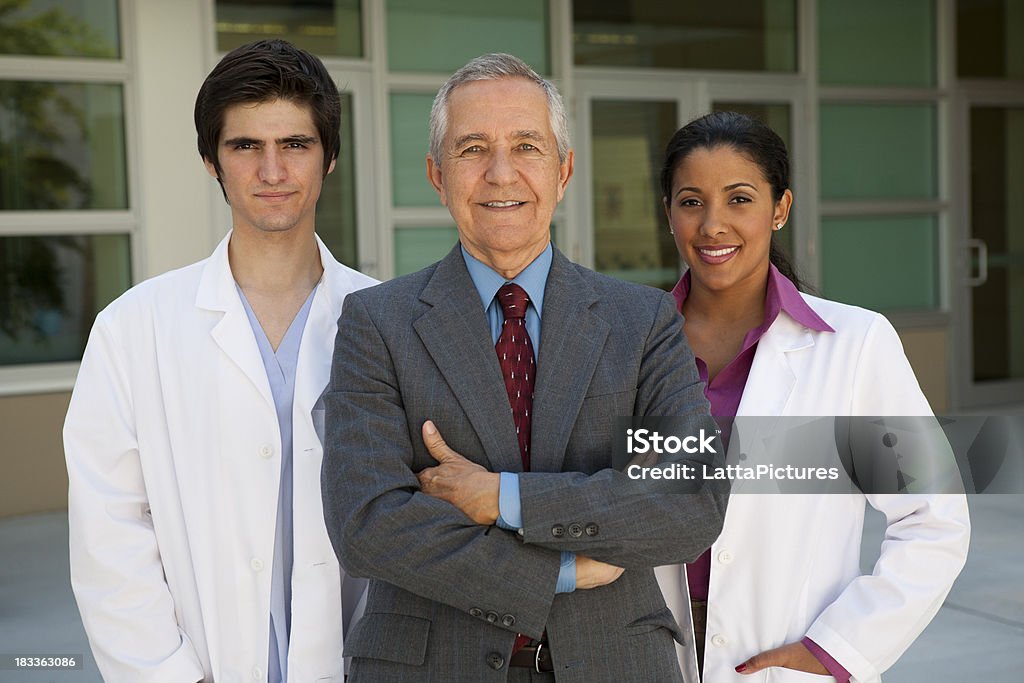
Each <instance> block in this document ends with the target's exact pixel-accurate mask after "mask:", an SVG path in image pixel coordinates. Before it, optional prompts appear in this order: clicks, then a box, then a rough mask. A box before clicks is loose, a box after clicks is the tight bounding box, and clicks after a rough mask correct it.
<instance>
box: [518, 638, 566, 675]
mask: <svg viewBox="0 0 1024 683" xmlns="http://www.w3.org/2000/svg"><path fill="white" fill-rule="evenodd" d="M508 665H509V666H519V667H523V668H525V669H533V670H534V671H536V672H537V673H539V674H543V673H552V672H554V670H555V664H554V662H552V661H551V650H549V649H548V646H547V645H546V644H545V643H537V644H536V645H524V646H523V647H521V648H519V650H518V651H517V652H516V653H515V654H513V655H512V656H511V657H509V659H508Z"/></svg>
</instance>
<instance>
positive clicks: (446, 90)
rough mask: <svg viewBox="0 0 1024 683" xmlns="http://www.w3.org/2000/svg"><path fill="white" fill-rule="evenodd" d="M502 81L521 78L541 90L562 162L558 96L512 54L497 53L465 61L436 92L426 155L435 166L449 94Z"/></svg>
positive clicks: (564, 132)
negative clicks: (473, 84)
mask: <svg viewBox="0 0 1024 683" xmlns="http://www.w3.org/2000/svg"><path fill="white" fill-rule="evenodd" d="M502 78H525V79H526V80H528V81H532V82H534V83H536V84H537V85H538V86H540V88H541V89H542V90H543V91H544V94H545V95H546V96H547V99H548V115H549V116H550V118H551V130H553V131H554V133H555V142H557V143H558V160H559V161H560V162H565V160H566V158H567V157H568V155H569V122H568V120H567V119H566V116H565V105H564V104H563V103H562V96H561V95H560V94H559V93H558V90H557V89H556V88H555V86H554V85H552V83H551V81H549V80H547V79H546V78H543V77H542V76H541V75H540V74H538V73H537V72H536V71H534V70H533V69H531V68H530V65H529V64H527V63H526V62H524V61H523V60H521V59H519V58H518V57H515V56H513V55H510V54H505V53H502V52H498V53H492V54H487V55H482V56H480V57H477V58H476V59H474V60H473V61H471V62H469V63H468V64H466V65H465V66H464V67H462V68H461V69H459V70H458V71H456V72H455V73H454V74H452V75H451V78H449V79H448V80H447V81H445V82H444V85H442V86H441V89H440V90H438V91H437V96H436V97H435V98H434V104H433V106H432V107H431V108H430V156H431V158H432V159H433V160H434V163H435V164H438V165H440V163H441V155H442V152H443V145H444V136H445V135H446V134H447V132H448V100H449V99H451V96H452V91H454V90H455V89H456V88H458V87H459V86H460V85H465V84H466V83H470V82H472V81H496V80H499V79H502Z"/></svg>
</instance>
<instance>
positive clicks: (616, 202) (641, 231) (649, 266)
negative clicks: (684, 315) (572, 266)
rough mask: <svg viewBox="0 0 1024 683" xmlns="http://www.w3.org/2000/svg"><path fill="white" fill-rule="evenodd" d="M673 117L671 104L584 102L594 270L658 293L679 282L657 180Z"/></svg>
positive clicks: (675, 255) (658, 180)
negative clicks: (586, 105)
mask: <svg viewBox="0 0 1024 683" xmlns="http://www.w3.org/2000/svg"><path fill="white" fill-rule="evenodd" d="M677 116H678V114H677V113H676V104H675V102H635V101H610V100H595V101H594V102H593V103H592V104H591V121H592V127H593V142H592V150H593V151H592V155H593V202H594V267H595V269H596V270H597V271H599V272H602V273H605V274H607V275H611V276H613V277H618V278H621V279H623V280H629V281H631V282H640V283H643V284H647V285H651V286H654V287H661V288H662V289H671V288H672V287H673V286H674V285H675V283H676V281H677V280H678V279H679V254H678V252H677V251H676V247H675V243H674V242H673V241H672V235H671V234H670V233H669V230H668V220H667V219H666V218H665V210H664V208H663V207H664V204H663V202H662V191H661V188H660V178H659V172H660V169H661V165H662V163H663V161H664V154H665V143H666V142H667V141H668V140H669V138H670V137H672V134H673V133H674V132H675V130H676V123H677Z"/></svg>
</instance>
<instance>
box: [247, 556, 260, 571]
mask: <svg viewBox="0 0 1024 683" xmlns="http://www.w3.org/2000/svg"><path fill="white" fill-rule="evenodd" d="M249 567H250V568H251V569H252V570H253V571H254V572H261V571H263V560H261V559H260V558H258V557H254V558H252V559H251V560H250V561H249Z"/></svg>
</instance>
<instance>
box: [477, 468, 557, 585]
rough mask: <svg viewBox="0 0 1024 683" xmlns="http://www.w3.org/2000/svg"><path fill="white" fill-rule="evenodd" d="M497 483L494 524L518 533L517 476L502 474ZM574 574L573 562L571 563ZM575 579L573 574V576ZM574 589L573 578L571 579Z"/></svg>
mask: <svg viewBox="0 0 1024 683" xmlns="http://www.w3.org/2000/svg"><path fill="white" fill-rule="evenodd" d="M500 476H501V479H500V480H499V482H498V519H497V521H496V522H495V523H496V524H497V525H498V526H499V527H501V528H502V529H508V530H509V531H519V530H520V529H522V528H523V503H522V501H521V500H520V499H519V475H518V474H516V473H515V472H502V473H501V475H500ZM573 572H575V561H574V562H573ZM573 576H574V577H575V573H574V575H573ZM573 584H574V585H573V587H574V588H575V578H574V579H573Z"/></svg>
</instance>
